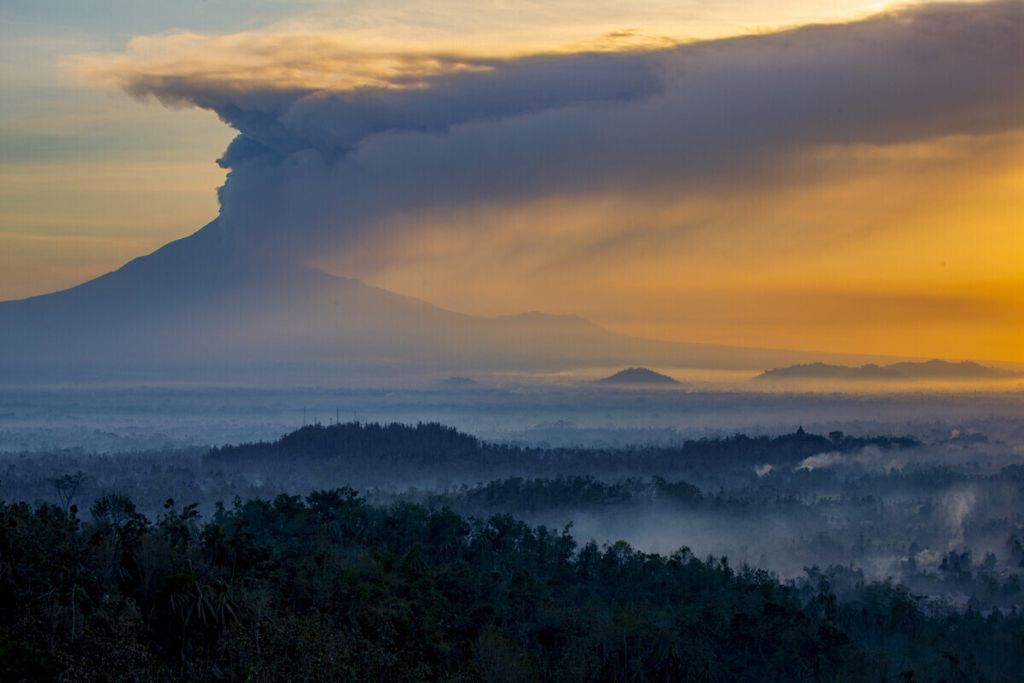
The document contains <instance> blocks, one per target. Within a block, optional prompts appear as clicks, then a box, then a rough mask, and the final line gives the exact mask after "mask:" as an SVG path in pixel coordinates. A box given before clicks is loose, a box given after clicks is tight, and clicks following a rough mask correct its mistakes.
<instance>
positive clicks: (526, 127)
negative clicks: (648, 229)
mask: <svg viewBox="0 0 1024 683" xmlns="http://www.w3.org/2000/svg"><path fill="white" fill-rule="evenodd" d="M1021 19H1022V5H1021V4H1020V3H1019V2H994V3H988V4H969V5H968V4H964V5H958V4H948V5H930V6H923V7H919V8H915V9H905V10H900V11H897V12H892V13H887V14H882V15H878V16H875V17H872V18H869V19H866V20H863V21H858V22H853V23H849V24H838V25H821V26H809V27H804V28H800V29H796V30H792V31H787V32H782V33H776V34H770V35H756V36H746V37H739V38H733V39H727V40H717V41H709V42H702V43H693V44H685V45H675V46H670V47H660V48H646V49H641V50H635V51H628V50H627V51H614V52H587V53H552V54H545V55H532V56H522V57H503V58H494V57H488V56H480V57H474V56H466V55H458V54H455V53H452V52H444V51H439V52H438V53H436V54H418V55H411V56H410V55H396V56H394V57H393V58H391V59H390V60H389V61H387V62H386V67H385V68H381V69H380V71H379V73H378V72H374V71H373V68H372V65H371V66H366V65H365V64H364V63H363V62H365V61H366V58H365V55H362V56H361V55H358V54H356V55H349V54H342V55H338V54H333V55H330V54H329V55H327V56H323V55H321V57H320V58H319V59H320V60H321V61H320V62H317V58H314V57H310V58H308V59H307V61H304V62H303V63H302V67H303V69H304V73H306V74H309V73H312V74H314V77H311V78H305V79H303V80H301V81H298V82H295V81H290V80H288V79H281V78H280V77H279V74H280V72H281V71H287V69H284V68H283V67H282V69H280V70H277V71H274V70H270V71H267V72H261V71H258V70H257V71H256V72H254V73H253V74H252V75H250V76H247V75H246V72H245V70H244V69H243V68H234V69H232V68H231V67H230V66H225V65H224V64H221V63H217V62H216V61H211V62H210V63H209V64H206V65H205V66H204V63H203V61H202V59H201V57H200V58H188V59H186V58H185V56H182V58H181V60H180V61H179V62H175V61H174V60H173V59H172V60H170V61H169V62H166V61H165V62H162V63H161V65H160V67H159V68H153V69H152V70H148V69H147V65H146V64H145V63H141V64H132V63H131V59H130V55H129V56H128V57H118V58H115V59H112V60H110V61H108V62H104V61H103V60H102V59H99V60H96V59H93V60H91V61H89V62H88V63H87V67H88V68H87V70H89V71H91V72H92V73H94V74H102V75H104V76H105V77H107V78H114V79H115V80H116V81H117V82H119V84H120V85H121V86H122V87H123V88H124V89H125V90H127V91H128V92H129V93H131V94H133V95H135V96H137V97H151V96H152V97H156V98H158V99H159V100H161V101H162V102H164V103H167V104H172V105H180V104H190V105H194V106H197V107H202V108H205V109H209V110H212V111H214V112H216V113H217V115H218V116H220V117H221V118H222V119H223V120H224V121H225V122H226V123H228V124H229V125H231V126H232V127H234V128H236V129H237V130H238V131H239V135H238V137H237V138H236V139H235V140H234V141H233V142H232V143H231V145H230V146H229V148H228V149H227V151H226V152H225V153H224V155H223V157H222V158H221V163H222V165H224V166H225V167H227V168H228V169H230V174H229V177H228V180H227V182H226V184H225V186H224V187H223V188H222V189H221V192H220V199H221V204H222V213H221V219H220V221H218V222H217V223H216V224H215V226H216V227H215V228H213V229H217V230H220V231H221V232H222V233H223V235H222V237H223V238H225V240H226V242H227V244H228V245H230V250H231V251H233V252H235V253H238V254H242V255H248V256H253V257H262V256H267V255H273V256H272V258H273V259H280V258H281V257H282V255H283V256H284V257H287V258H290V259H292V260H294V261H296V262H303V261H305V260H308V259H309V258H310V256H311V255H314V254H322V253H323V251H324V250H329V249H337V248H341V247H344V246H345V245H346V244H349V243H352V242H354V241H358V240H360V239H363V238H366V237H367V236H369V235H373V234H374V233H375V231H380V230H382V229H384V228H382V227H381V226H382V225H384V224H385V223H386V222H387V220H388V219H389V218H394V217H396V216H402V215H409V214H414V213H415V212H417V211H422V210H429V209H436V208H438V207H449V206H451V207H457V206H461V205H471V204H474V203H481V202H499V203H500V202H515V201H521V200H526V199H533V198H538V197H543V196H552V195H570V196H571V195H584V194H598V193H601V192H605V191H611V190H614V191H616V192H630V191H638V192H639V191H643V192H647V193H649V192H651V191H652V189H653V190H655V191H663V192H666V193H680V192H686V191H687V190H688V189H693V188H694V187H696V186H697V185H698V184H700V183H707V182H719V183H726V184H735V185H737V186H739V185H742V184H743V183H748V182H752V180H751V178H752V177H754V176H762V177H764V176H770V175H771V174H772V173H773V172H776V171H778V170H779V169H781V168H783V167H784V166H785V161H786V159H787V158H790V157H791V156H793V155H794V154H797V153H799V152H800V151H801V150H806V149H807V148H810V147H814V146H818V145H836V144H838V145H842V144H858V143H861V144H862V143H867V144H879V145H885V144H894V143H900V142H906V141H913V140H921V139H929V138H936V137H941V136H948V135H956V134H985V133H992V132H1000V131H1007V130H1012V129H1017V128H1020V127H1022V124H1024V122H1022V119H1021V115H1020V112H1021V111H1022V109H1024V76H1022V74H1024V70H1022V68H1021V66H1022V65H1021V59H1022V58H1021V52H1020V44H1021V41H1022V39H1024V21H1021ZM240 49H241V48H240ZM263 49H265V50H267V51H268V54H269V55H270V59H271V61H273V60H277V61H278V62H280V63H281V64H282V65H288V64H290V63H292V62H293V61H294V60H295V59H296V54H297V51H301V50H302V45H296V44H295V43H294V42H286V43H282V44H281V45H276V46H272V47H266V46H264V48H263ZM319 49H320V53H322V52H323V51H324V50H327V49H328V48H324V47H323V46H320V48H319ZM275 51H276V52H275ZM328 51H329V50H328ZM320 53H317V52H316V51H314V54H320ZM376 59H377V61H379V60H380V56H377V58H376ZM126 60H127V61H126ZM310 60H311V61H310ZM360 60H362V61H360ZM371 61H372V60H371ZM318 63H320V64H322V71H321V72H320V73H319V77H320V81H321V82H322V83H318V82H317V77H316V74H317V68H318V67H317V64H318ZM344 69H351V70H352V72H353V74H354V76H353V77H352V78H350V79H348V80H346V79H345V78H344V75H345V74H344V73H342V74H339V73H338V71H339V70H344ZM339 83H342V85H340V86H339ZM405 229H408V228H407V227H406V228H405Z"/></svg>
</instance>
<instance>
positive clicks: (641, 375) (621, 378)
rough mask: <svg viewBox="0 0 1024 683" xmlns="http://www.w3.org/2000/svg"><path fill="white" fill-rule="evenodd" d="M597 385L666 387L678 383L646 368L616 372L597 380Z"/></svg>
mask: <svg viewBox="0 0 1024 683" xmlns="http://www.w3.org/2000/svg"><path fill="white" fill-rule="evenodd" d="M597 382H598V383H599V384H632V385H638V384H654V385H666V384H679V382H678V381H676V380H674V379H672V378H671V377H669V376H668V375H663V374H661V373H660V372H655V371H654V370H649V369H647V368H626V369H625V370H622V371H620V372H616V373H615V374H614V375H611V376H610V377H605V378H603V379H599V380H597Z"/></svg>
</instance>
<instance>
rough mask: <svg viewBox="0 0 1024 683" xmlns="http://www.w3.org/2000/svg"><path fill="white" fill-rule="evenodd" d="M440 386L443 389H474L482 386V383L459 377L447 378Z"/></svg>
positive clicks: (470, 378)
mask: <svg viewBox="0 0 1024 683" xmlns="http://www.w3.org/2000/svg"><path fill="white" fill-rule="evenodd" d="M439 384H440V385H441V386H442V387H445V388H446V389H472V388H474V387H478V386H480V383H479V382H477V381H476V380H475V379H473V378H472V377H459V376H455V377H446V378H445V379H443V380H441V381H440V382H439Z"/></svg>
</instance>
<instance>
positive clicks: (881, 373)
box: [754, 360, 1021, 382]
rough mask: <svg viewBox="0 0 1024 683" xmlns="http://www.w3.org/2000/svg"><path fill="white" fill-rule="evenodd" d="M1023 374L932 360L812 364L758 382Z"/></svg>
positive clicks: (770, 372) (765, 375)
mask: <svg viewBox="0 0 1024 683" xmlns="http://www.w3.org/2000/svg"><path fill="white" fill-rule="evenodd" d="M1020 376H1021V374H1020V373H1016V372H1012V371H1010V370H1003V369H1001V368H993V367H989V366H986V365H981V364H980V363H975V362H973V361H962V362H959V363H951V362H949V361H944V360H930V361H926V362H920V363H914V362H903V363H892V364H890V365H875V364H874V363H868V364H867V365H861V366H859V367H851V366H848V365H829V364H826V363H811V364H809V365H790V366H789V367H784V368H775V369H772V370H766V371H765V372H763V373H761V374H760V375H758V376H757V377H755V378H754V379H757V380H776V381H778V380H855V381H882V382H892V381H908V380H946V381H951V380H996V379H1008V378H1012V377H1020Z"/></svg>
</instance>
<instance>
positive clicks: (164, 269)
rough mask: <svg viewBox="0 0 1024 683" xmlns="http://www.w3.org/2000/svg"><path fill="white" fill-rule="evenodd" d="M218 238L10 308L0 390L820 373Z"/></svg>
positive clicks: (788, 356) (756, 353)
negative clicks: (172, 382) (570, 372)
mask: <svg viewBox="0 0 1024 683" xmlns="http://www.w3.org/2000/svg"><path fill="white" fill-rule="evenodd" d="M218 228H219V226H218V224H217V221H214V222H213V223H211V224H210V225H208V226H206V227H205V228H204V229H202V230H200V231H198V232H197V233H195V234H193V235H191V236H189V237H186V238H184V239H181V240H178V241H176V242H172V243H171V244H168V245H167V246H165V247H163V248H161V249H159V250H157V251H155V252H154V253H152V254H150V255H148V256H144V257H140V258H137V259H134V260H133V261H131V262H129V263H127V264H126V265H125V266H123V267H122V268H120V269H118V270H116V271H114V272H112V273H108V274H106V275H103V276H101V277H98V278H96V279H94V280H91V281H89V282H86V283H83V284H81V285H79V286H77V287H73V288H71V289H67V290H64V291H61V292H56V293H53V294H48V295H44V296H38V297H32V298H29V299H23V300H20V301H11V302H3V303H0V330H3V334H2V335H0V380H4V379H12V380H17V381H24V380H26V379H42V378H50V379H54V378H57V379H62V380H63V379H68V378H70V377H72V376H74V377H80V376H88V377H94V378H113V377H124V378H127V377H145V378H153V379H180V378H185V377H192V376H198V377H201V378H209V377H211V375H210V373H211V372H215V373H216V374H217V375H218V376H219V377H222V378H230V377H231V375H232V373H234V372H236V371H237V373H240V376H244V377H246V378H249V379H251V378H252V373H253V372H257V373H263V372H269V371H270V370H271V369H273V370H274V372H278V373H284V374H288V373H289V372H293V371H296V370H297V369H300V368H305V369H306V371H307V373H306V374H307V375H309V376H312V377H313V378H315V379H317V380H326V379H327V375H325V374H323V373H322V372H321V371H320V370H319V369H324V368H328V369H329V368H351V367H356V366H360V367H381V368H384V367H386V368H391V369H399V370H401V369H409V370H411V369H413V368H419V369H424V368H428V369H442V368H443V369H452V370H459V371H463V370H473V369H479V370H491V371H493V370H517V371H530V372H533V371H552V370H561V369H568V368H577V367H586V366H608V365H629V364H636V363H643V364H650V365H655V366H662V367H665V366H682V367H686V366H689V367H705V368H742V369H761V368H764V367H768V366H771V365H780V364H785V363H794V362H799V361H806V360H808V359H809V354H807V353H801V352H790V351H764V350H757V349H746V348H737V347H726V346H714V345H706V344H688V343H673V342H660V341H650V340H643V339H637V338H632V337H627V336H624V335H619V334H615V333H611V332H608V331H606V330H604V329H602V328H601V327H599V326H597V325H595V324H593V323H591V322H589V321H587V320H584V319H582V318H579V317H577V316H560V315H549V314H544V313H537V312H532V313H525V314H521V315H513V316H500V317H497V318H486V317H479V316H469V315H464V314H461V313H456V312H453V311H448V310H445V309H442V308H439V307H437V306H434V305H432V304H429V303H426V302H424V301H421V300H418V299H415V298H412V297H408V296H403V295H399V294H395V293H393V292H389V291H386V290H383V289H380V288H377V287H372V286H368V285H366V284H363V283H362V282H360V281H358V280H353V279H349V278H341V277H335V276H333V275H329V274H327V273H324V272H322V271H318V270H312V269H307V268H301V267H291V268H283V267H280V266H276V267H273V268H271V267H265V266H260V265H258V263H256V262H253V261H246V260H244V259H240V258H237V257H235V256H233V255H232V254H231V251H230V249H228V248H227V247H226V246H225V244H224V242H225V240H224V238H223V235H222V231H221V230H219V229H218ZM820 356H821V354H816V355H815V357H816V358H817V357H820ZM835 358H836V360H839V359H840V358H841V357H838V356H837V357H835ZM310 372H312V374H311V375H310ZM269 376H270V375H267V377H269Z"/></svg>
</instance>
